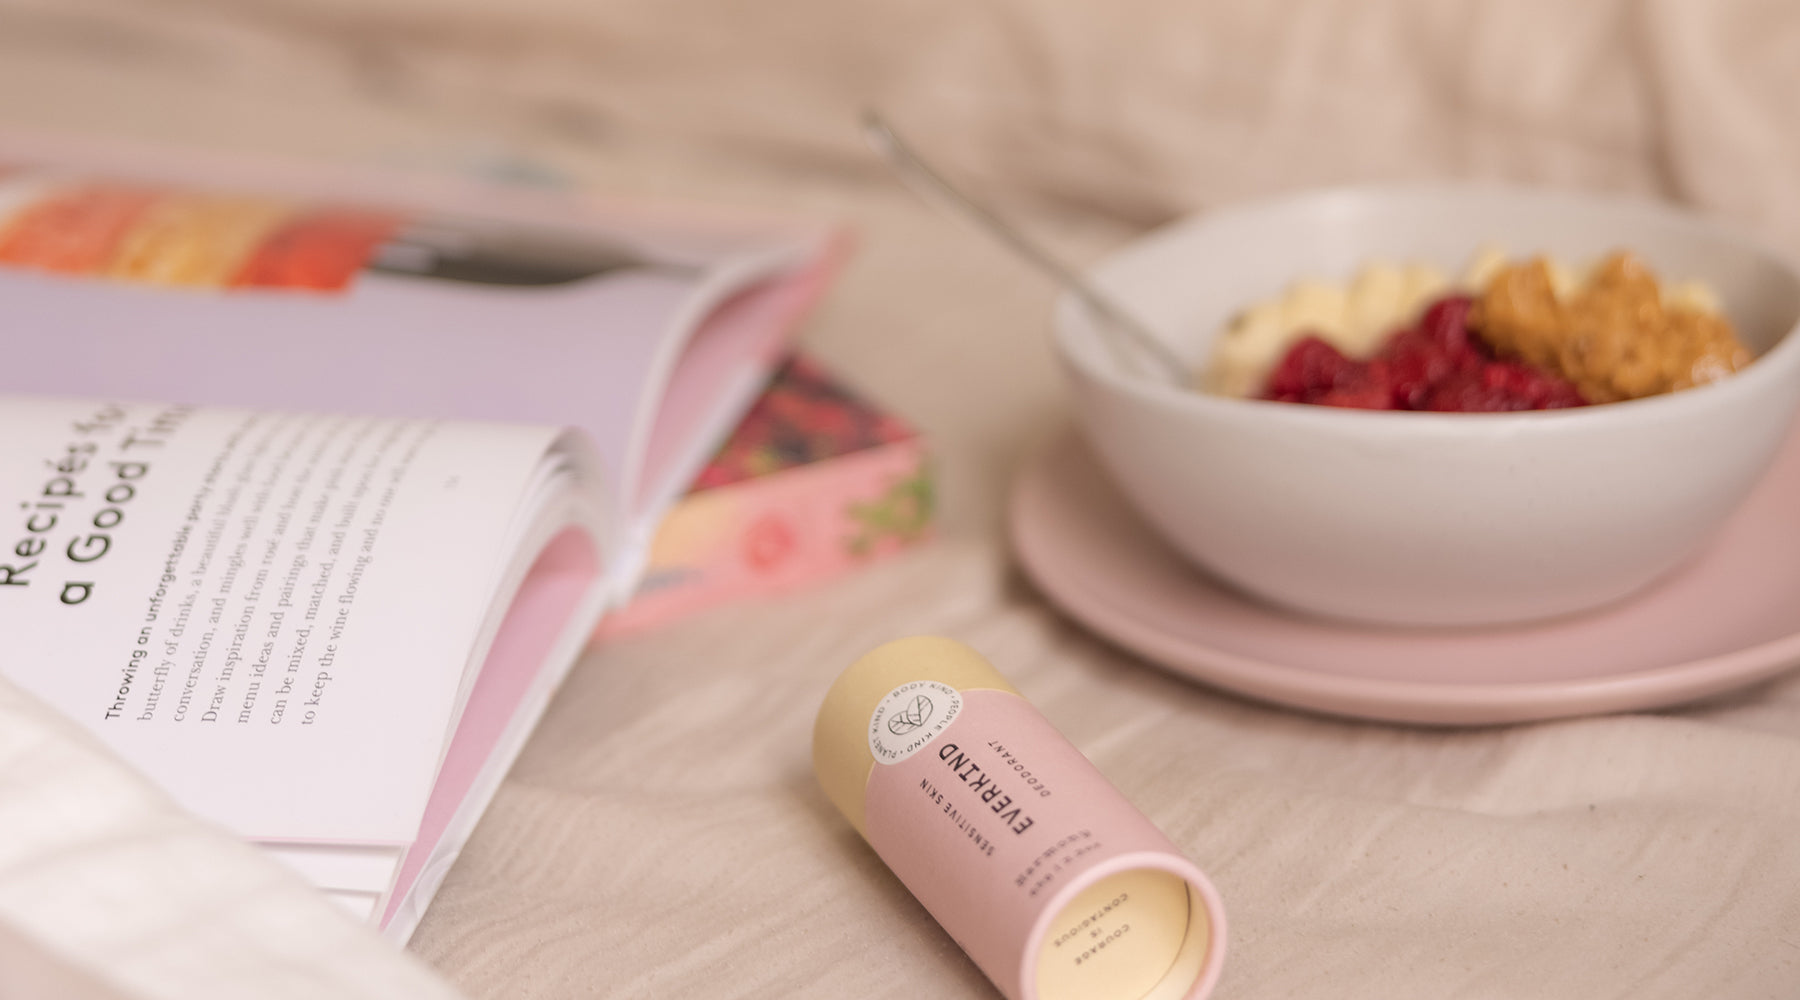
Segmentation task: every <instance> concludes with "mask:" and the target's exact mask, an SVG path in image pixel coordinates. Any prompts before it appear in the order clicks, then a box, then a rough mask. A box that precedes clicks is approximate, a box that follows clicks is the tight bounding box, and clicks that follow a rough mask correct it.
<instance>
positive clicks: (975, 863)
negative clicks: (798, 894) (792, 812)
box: [864, 681, 1198, 998]
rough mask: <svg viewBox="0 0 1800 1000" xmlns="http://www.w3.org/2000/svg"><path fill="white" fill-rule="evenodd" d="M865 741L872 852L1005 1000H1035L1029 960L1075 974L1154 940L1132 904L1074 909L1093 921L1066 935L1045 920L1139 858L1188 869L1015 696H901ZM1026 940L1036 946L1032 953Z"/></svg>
mask: <svg viewBox="0 0 1800 1000" xmlns="http://www.w3.org/2000/svg"><path fill="white" fill-rule="evenodd" d="M869 739H870V749H871V751H873V752H874V754H875V760H876V763H875V766H874V768H873V769H872V771H871V773H870V775H869V782H868V789H867V797H866V800H865V805H864V816H865V821H866V828H867V831H868V839H869V843H870V844H871V845H873V847H874V848H875V851H876V853H878V854H880V855H881V858H882V860H884V861H885V862H887V864H888V866H889V867H890V868H892V869H893V871H894V873H895V874H896V875H897V876H899V878H900V880H901V881H902V882H904V883H905V884H906V887H907V888H908V889H910V890H911V891H912V892H913V894H914V895H915V896H917V897H918V899H919V901H920V902H921V903H923V904H924V905H925V908H926V909H927V910H929V911H931V914H932V916H933V917H935V918H936V919H937V920H938V922H939V923H941V924H942V925H943V927H944V929H945V930H946V931H948V932H949V933H950V936H951V937H953V938H955V939H956V942H957V943H958V944H959V945H961V946H962V948H963V950H964V951H966V952H968V954H969V956H970V957H971V958H973V959H974V960H975V963H976V964H977V965H978V966H980V967H981V970H982V971H983V972H984V973H986V974H987V976H988V978H990V979H992V980H993V981H994V983H995V985H996V986H998V987H999V988H1000V990H1001V991H1002V992H1003V993H1005V994H1006V995H1007V996H1009V997H1014V998H1018V997H1024V996H1035V995H1037V993H1038V990H1037V988H1036V987H1035V985H1034V980H1035V978H1036V975H1037V973H1036V969H1037V968H1039V966H1037V965H1035V964H1034V961H1035V959H1034V955H1037V956H1041V957H1042V960H1044V961H1047V962H1050V963H1051V965H1052V966H1054V967H1055V968H1056V969H1058V970H1060V969H1062V968H1063V967H1064V966H1067V967H1068V968H1069V969H1071V970H1079V969H1080V968H1081V967H1082V966H1083V964H1084V963H1093V962H1094V959H1095V956H1097V955H1099V954H1102V953H1103V952H1104V951H1105V949H1107V948H1109V947H1110V948H1115V949H1121V950H1123V949H1129V948H1131V947H1133V946H1135V945H1138V944H1140V943H1142V942H1143V941H1145V940H1146V936H1147V935H1153V934H1155V933H1157V931H1156V929H1154V928H1151V927H1150V926H1149V925H1148V921H1147V920H1144V919H1138V918H1134V917H1133V916H1132V914H1133V912H1134V910H1133V908H1132V906H1131V905H1127V904H1129V903H1130V902H1131V900H1130V898H1129V896H1130V894H1129V892H1120V893H1108V892H1106V891H1105V890H1100V892H1101V894H1102V895H1107V896H1109V898H1107V899H1102V900H1098V901H1096V902H1092V903H1090V902H1089V901H1088V900H1087V899H1086V898H1085V897H1084V898H1083V900H1082V906H1083V908H1084V910H1087V909H1091V910H1092V913H1091V914H1086V913H1084V914H1083V915H1081V916H1080V919H1078V920H1076V921H1075V923H1074V925H1073V926H1074V927H1076V928H1078V929H1076V930H1069V931H1055V930H1054V928H1052V927H1051V926H1050V925H1051V920H1050V917H1051V914H1050V913H1048V912H1047V910H1049V909H1050V908H1053V907H1054V908H1055V909H1057V910H1060V909H1061V908H1063V907H1064V906H1065V905H1067V904H1069V902H1070V901H1071V900H1072V899H1073V898H1074V895H1075V893H1076V891H1078V890H1083V889H1086V888H1088V887H1090V886H1092V885H1093V884H1094V883H1096V882H1098V881H1099V880H1100V876H1103V875H1106V874H1110V873H1112V872H1116V871H1119V870H1121V869H1122V868H1125V867H1132V866H1134V865H1136V864H1138V863H1139V860H1138V859H1141V858H1143V857H1144V856H1146V855H1155V856H1160V857H1162V858H1167V859H1169V861H1168V863H1167V865H1168V866H1180V867H1184V868H1191V867H1192V866H1191V865H1190V864H1189V863H1188V862H1186V860H1185V859H1183V858H1181V857H1180V851H1179V850H1178V849H1177V848H1176V847H1175V845H1174V844H1173V843H1171V842H1170V841H1169V839H1168V838H1167V837H1165V836H1164V835H1163V834H1162V832H1161V831H1159V830H1158V829H1156V827H1155V826H1154V825H1153V824H1152V823H1151V822H1150V821H1149V820H1148V819H1147V818H1146V817H1145V816H1144V815H1143V814H1142V813H1140V812H1138V810H1137V809H1136V808H1134V807H1133V806H1132V805H1131V803H1130V802H1128V801H1127V800H1126V799H1125V797H1124V796H1123V795H1121V794H1120V793H1119V792H1118V790H1117V789H1115V788H1113V786H1112V784H1111V783H1110V782H1108V781H1107V780H1106V778H1105V777H1104V776H1103V775H1101V773H1100V772H1099V771H1098V770H1097V769H1096V768H1095V767H1094V766H1093V765H1092V764H1091V763H1089V762H1088V760H1087V758H1086V757H1084V756H1082V755H1081V752H1080V751H1078V750H1076V749H1075V747H1074V746H1072V745H1071V744H1070V743H1069V742H1068V741H1067V740H1066V739H1064V738H1063V736H1062V734H1061V733H1058V732H1057V731H1056V729H1055V728H1054V727H1053V726H1051V725H1050V723H1049V721H1048V720H1046V719H1045V718H1044V717H1043V716H1042V715H1041V714H1039V713H1038V711H1037V710H1036V709H1034V708H1032V707H1031V705H1029V704H1028V703H1027V702H1025V701H1024V699H1022V698H1020V697H1018V696H1017V695H1013V694H1009V693H1006V692H1003V691H997V690H992V689H970V690H963V691H958V690H956V689H955V688H951V687H950V686H948V685H945V684H942V683H939V682H935V681H915V682H912V683H910V684H905V685H901V686H900V687H899V688H896V689H895V690H894V691H893V692H891V693H890V694H889V695H888V696H887V697H885V698H883V699H882V701H881V702H880V703H879V704H878V705H877V707H876V709H875V712H874V713H873V715H872V717H871V719H870V727H869ZM878 744H879V745H878ZM1127 855H1130V856H1132V857H1131V858H1126V857H1125V856H1127ZM1144 863H1146V864H1150V865H1153V866H1156V867H1166V866H1165V865H1164V863H1163V862H1162V861H1161V860H1160V859H1152V860H1151V861H1149V862H1144ZM1170 870H1173V868H1172V867H1171V868H1170ZM1195 877H1196V878H1197V877H1198V873H1197V872H1196V873H1195ZM1119 896H1122V897H1125V898H1114V897H1119ZM1180 905H1182V906H1183V907H1185V905H1186V904H1185V902H1183V903H1182V904H1180ZM1135 912H1137V913H1138V914H1139V917H1142V916H1143V915H1144V914H1143V911H1142V910H1141V908H1140V909H1138V910H1137V911H1135ZM1181 912H1182V913H1185V912H1186V911H1185V909H1183V910H1182V911H1181ZM1183 919H1185V918H1183ZM1134 921H1135V922H1134ZM1058 926H1061V925H1060V924H1059V925H1058ZM1034 934H1035V935H1042V936H1043V937H1044V940H1042V941H1041V942H1039V943H1038V948H1037V951H1036V952H1035V953H1034V952H1033V949H1032V944H1033V941H1032V938H1033V936H1034ZM1044 967H1045V968H1049V967H1051V966H1044ZM1090 967H1091V965H1090ZM1073 974H1077V975H1079V974H1080V973H1079V972H1078V971H1077V972H1075V973H1073Z"/></svg>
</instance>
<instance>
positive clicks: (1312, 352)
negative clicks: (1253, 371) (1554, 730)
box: [1262, 295, 1587, 413]
mask: <svg viewBox="0 0 1800 1000" xmlns="http://www.w3.org/2000/svg"><path fill="white" fill-rule="evenodd" d="M1470 305H1471V302H1470V300H1469V298H1468V297H1467V296H1463V295H1450V296H1445V297H1444V298H1441V299H1439V300H1437V301H1436V302H1433V303H1432V304H1431V305H1430V307H1428V308H1427V309H1426V310H1425V312H1424V313H1423V314H1422V315H1421V316H1420V317H1419V322H1418V324H1417V325H1416V326H1413V327H1409V328H1405V329H1401V330H1397V331H1395V332H1394V333H1393V334H1392V335H1391V336H1389V337H1388V339H1387V341H1386V343H1384V344H1383V345H1382V348H1381V352H1380V353H1379V354H1377V355H1376V356H1375V357H1373V358H1371V359H1370V360H1368V361H1366V362H1365V361H1357V360H1355V359H1353V358H1348V357H1345V356H1344V355H1343V353H1342V352H1340V351H1339V350H1338V349H1337V348H1336V347H1333V346H1332V345H1331V344H1329V343H1327V342H1326V341H1325V340H1323V339H1321V338H1320V337H1318V336H1316V335H1312V334H1308V335H1306V336H1304V337H1302V338H1300V339H1299V340H1298V341H1296V342H1295V343H1294V345H1293V346H1292V347H1290V348H1289V349H1288V352H1287V354H1286V355H1284V356H1283V357H1282V359H1281V362H1280V363H1279V364H1278V365H1276V367H1275V371H1274V372H1273V373H1272V374H1271V375H1270V376H1269V383H1268V387H1267V389H1265V390H1264V392H1263V397H1262V398H1264V399H1273V400H1279V401H1282V402H1289V403H1314V404H1318V405H1323V406H1343V407H1352V408H1356V409H1364V410H1435V411H1438V412H1450V413H1495V412H1505V411H1510V410H1549V409H1560V408H1563V407H1569V406H1585V405H1586V404H1587V401H1586V400H1584V399H1582V398H1581V393H1580V392H1579V391H1578V390H1577V389H1576V388H1575V386H1574V384H1573V383H1571V382H1569V381H1568V380H1567V379H1564V378H1562V377H1560V376H1558V375H1554V374H1552V373H1550V372H1546V371H1542V370H1540V369H1537V368H1534V367H1532V366H1530V365H1527V364H1525V363H1523V362H1520V361H1512V360H1500V359H1496V358H1494V357H1493V355H1492V352H1491V351H1489V350H1488V348H1487V345H1486V344H1484V343H1483V342H1482V341H1481V340H1480V338H1479V337H1478V336H1473V335H1472V332H1471V330H1470V329H1469V309H1470Z"/></svg>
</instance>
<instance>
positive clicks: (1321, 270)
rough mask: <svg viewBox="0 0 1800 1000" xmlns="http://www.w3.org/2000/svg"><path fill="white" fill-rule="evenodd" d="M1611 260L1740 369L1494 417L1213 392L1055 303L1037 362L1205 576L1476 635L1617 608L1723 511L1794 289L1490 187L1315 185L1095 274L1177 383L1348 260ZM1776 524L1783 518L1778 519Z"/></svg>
mask: <svg viewBox="0 0 1800 1000" xmlns="http://www.w3.org/2000/svg"><path fill="white" fill-rule="evenodd" d="M1488 244H1493V245H1498V246H1499V247H1501V248H1503V249H1504V250H1506V252H1507V253H1508V254H1509V256H1521V255H1526V254H1534V253H1550V254H1553V255H1555V256H1557V257H1559V258H1562V259H1564V260H1570V261H1586V260H1590V259H1593V258H1595V257H1597V256H1599V255H1601V254H1603V253H1605V252H1607V251H1610V250H1613V249H1618V248H1626V249H1630V250H1633V251H1636V252H1637V253H1638V254H1639V255H1641V256H1642V257H1643V258H1644V259H1645V260H1646V261H1647V262H1648V263H1649V264H1650V265H1651V267H1652V268H1654V269H1655V270H1656V272H1657V274H1658V276H1659V277H1661V278H1663V279H1664V280H1686V279H1699V280H1701V281H1704V282H1706V283H1708V284H1709V285H1711V286H1712V287H1713V289H1714V290H1715V291H1717V292H1718V293H1719V295H1720V297H1721V299H1722V300H1723V302H1724V305H1725V310H1726V312H1727V314H1728V315H1729V316H1730V318H1731V320H1732V322H1733V323H1734V324H1735V325H1736V326H1737V329H1738V332H1739V335H1740V336H1741V337H1742V338H1743V339H1744V340H1745V342H1746V343H1747V344H1748V346H1749V347H1750V348H1751V349H1752V350H1753V351H1755V352H1756V353H1757V354H1758V355H1759V357H1758V359H1757V360H1756V361H1755V362H1754V363H1753V364H1751V365H1750V366H1749V367H1748V368H1746V369H1745V370H1743V371H1741V372H1739V373H1737V374H1735V375H1733V376H1731V377H1730V378H1727V379H1724V380H1722V381H1720V382H1718V383H1715V384H1712V385H1708V386H1703V387H1700V388H1696V389H1690V390H1686V391H1683V392H1677V393H1672V394H1669V395H1664V396H1656V397H1651V398H1647V399H1640V400H1633V401H1630V402H1624V403H1612V404H1607V405H1602V406H1592V407H1583V408H1579V409H1574V410H1558V411H1545V412H1530V413H1507V414H1428V413H1395V412H1368V411H1355V410H1345V409H1337V408H1331V407H1322V406H1304V405H1297V404H1291V403H1270V402H1263V401H1260V400H1243V399H1227V398H1221V397H1215V396H1208V395H1203V394H1201V393H1199V392H1195V391H1186V390H1182V389H1177V388H1174V387H1171V386H1165V385H1160V384H1157V383H1156V382H1154V381H1153V380H1151V379H1148V378H1145V377H1142V376H1140V375H1137V374H1135V373H1133V372H1132V371H1130V370H1129V368H1128V367H1126V366H1123V365H1122V364H1121V362H1120V360H1119V359H1118V358H1117V357H1116V356H1115V355H1114V353H1113V352H1112V351H1110V350H1109V349H1108V347H1107V345H1106V343H1105V342H1104V341H1103V339H1102V337H1101V336H1100V333H1099V331H1098V329H1097V328H1096V326H1095V324H1094V322H1093V320H1092V319H1091V317H1090V316H1089V315H1088V314H1087V312H1086V310H1084V309H1083V308H1082V307H1081V306H1080V305H1079V304H1078V303H1076V302H1075V301H1073V300H1072V299H1069V298H1067V297H1065V298H1064V300H1063V301H1061V302H1060V303H1058V308H1057V311H1056V316H1055V327H1056V344H1057V348H1058V352H1059V353H1060V355H1061V357H1062V359H1063V362H1064V368H1065V369H1066V371H1067V373H1068V375H1069V377H1070V379H1071V380H1072V382H1073V385H1074V392H1075V402H1076V410H1077V413H1078V414H1079V421H1080V424H1081V427H1082V429H1083V431H1084V433H1085V434H1086V436H1087V438H1088V440H1089V442H1090V444H1091V445H1092V446H1093V448H1094V450H1095V451H1096V452H1097V453H1098V455H1099V457H1100V459H1101V461H1102V463H1103V464H1104V465H1105V467H1106V468H1107V469H1108V470H1109V471H1110V472H1111V474H1112V475H1113V477H1114V478H1115V479H1116V480H1117V482H1118V484H1119V486H1120V487H1121V488H1122V489H1123V491H1124V492H1125V494H1126V495H1127V496H1128V497H1130V499H1131V501H1132V502H1133V504H1134V505H1135V506H1136V507H1137V508H1138V510H1139V511H1140V512H1141V513H1142V514H1143V516H1144V517H1145V518H1146V519H1147V520H1148V521H1149V523H1150V524H1151V525H1152V526H1153V527H1154V528H1155V529H1156V530H1157V531H1158V532H1159V533H1160V534H1161V535H1162V536H1163V537H1164V538H1165V539H1166V540H1167V541H1168V542H1169V543H1170V544H1171V545H1173V546H1174V547H1175V548H1176V549H1178V550H1180V551H1181V552H1183V553H1185V554H1186V555H1187V556H1188V557H1189V558H1190V559H1192V560H1193V561H1194V562H1196V563H1198V564H1200V565H1201V566H1204V567H1205V568H1207V569H1209V570H1211V571H1212V572H1213V573H1214V574H1216V575H1217V576H1219V577H1220V578H1223V579H1224V580H1227V581H1229V582H1231V583H1234V584H1236V585H1237V586H1239V587H1241V588H1242V589H1244V590H1246V591H1249V592H1251V593H1253V594H1257V595H1260V596H1262V597H1264V598H1266V599H1268V600H1271V601H1274V602H1276V603H1279V604H1283V605H1287V606H1289V607H1292V608H1295V609H1299V610H1302V611H1307V612H1311V613H1315V614H1319V615H1325V616H1329V617H1334V618H1343V619H1350V620H1354V621H1362V622H1373V623H1384V624H1399V625H1483V624H1494V623H1500V622H1514V621H1523V620H1528V619H1533V618H1543V617H1549V616H1554V615H1562V614H1568V613H1572V612H1577V611H1582V610H1585V609H1589V608H1594V607H1598V606H1600V605H1604V604H1607V603H1609V602H1612V601H1616V600H1619V599H1621V598H1623V597H1625V596H1627V595H1629V594H1631V593H1633V592H1634V591H1637V590H1639V589H1640V588H1643V587H1645V586H1646V585H1648V584H1650V583H1652V582H1653V581H1655V580H1656V579H1657V578H1658V577H1660V576H1662V575H1663V574H1665V573H1667V572H1669V571H1670V570H1671V569H1673V568H1675V567H1676V566H1677V565H1679V564H1680V563H1681V562H1682V561H1683V560H1684V559H1686V558H1688V557H1689V556H1690V555H1692V554H1693V553H1694V552H1695V551H1696V550H1697V549H1698V548H1699V547H1700V546H1701V545H1702V544H1703V543H1704V542H1705V541H1706V540H1707V538H1708V536H1709V535H1710V534H1711V533H1712V532H1713V531H1714V529H1716V528H1717V527H1718V526H1719V524H1720V522H1722V521H1723V520H1724V519H1725V517H1726V516H1727V515H1728V514H1729V513H1730V512H1731V511H1732V510H1733V509H1734V508H1736V507H1737V506H1738V504H1739V502H1740V501H1741V500H1742V499H1743V498H1744V496H1745V495H1746V493H1747V492H1748V491H1749V490H1750V488H1751V487H1752V486H1753V485H1754V484H1755V483H1756V481H1757V480H1758V478H1759V477H1760V476H1761V475H1762V474H1763V472H1764V470H1765V468H1766V467H1767V466H1768V464H1769V462H1770V460H1771V459H1772V458H1773V456H1774V453H1775V451H1776V449H1777V447H1778V446H1779V445H1780V444H1781V442H1782V441H1783V440H1784V438H1785V436H1786V435H1787V433H1788V426H1789V424H1790V422H1791V421H1792V418H1793V414H1794V409H1795V404H1796V402H1797V401H1800V337H1797V336H1791V335H1789V334H1790V331H1791V330H1792V329H1794V327H1795V325H1796V321H1797V320H1800V274H1797V273H1796V271H1795V269H1794V267H1793V266H1791V265H1790V264H1789V263H1788V262H1786V261H1785V260H1783V259H1782V258H1781V257H1780V256H1778V255H1777V254H1775V253H1773V252H1771V251H1769V250H1767V249H1765V248H1763V247H1761V246H1759V245H1758V244H1757V243H1755V242H1754V241H1752V240H1750V239H1748V238H1747V237H1745V236H1743V235H1741V234H1739V233H1736V232H1734V231H1732V230H1730V229H1728V228H1726V227H1723V226H1721V225H1719V224H1717V223H1714V222H1709V221H1706V220H1704V219H1702V218H1699V217H1697V216H1695V215H1693V214H1690V213H1686V212H1682V211H1679V210H1676V209H1673V208H1669V207H1665V206H1660V205H1656V204H1652V203H1648V202H1642V201H1636V200H1630V199H1622V198H1610V197H1596V196H1590V195H1580V194H1573V193H1558V192H1547V191H1532V190H1521V189H1509V188H1489V187H1463V186H1432V187H1409V188H1386V189H1359V190H1342V191H1328V192H1322V193H1316V194H1306V195H1301V196H1297V197H1290V198H1286V199H1282V200H1279V201H1272V202H1266V203H1261V204H1255V205H1247V206H1243V207H1235V208H1228V209H1221V210H1217V211H1212V212H1207V213H1205V214H1203V215H1200V216H1197V217H1195V218H1192V219H1189V220H1187V221H1184V222H1180V223H1177V224H1174V225H1171V226H1169V227H1167V228H1165V229H1162V230H1160V231H1158V232H1156V233H1153V234H1151V235H1150V236H1148V237H1146V238H1145V239H1143V240H1141V241H1139V242H1137V243H1134V244H1133V245H1132V246H1130V247H1128V248H1127V249H1125V250H1124V251H1122V252H1120V253H1118V254H1117V255H1115V256H1113V257H1112V258H1110V259H1109V260H1107V261H1105V262H1104V263H1102V264H1101V265H1100V266H1099V267H1098V268H1096V269H1095V271H1094V273H1093V277H1094V278H1095V280H1097V281H1098V282H1099V283H1100V284H1101V285H1102V286H1103V287H1106V288H1108V289H1110V290H1111V291H1112V292H1114V293H1115V294H1116V295H1117V296H1119V297H1120V298H1121V299H1123V300H1124V301H1126V302H1128V303H1129V304H1130V305H1131V306H1132V307H1134V309H1135V311H1137V312H1138V313H1140V314H1141V315H1142V316H1143V317H1144V318H1145V319H1146V320H1147V321H1148V322H1149V323H1151V324H1152V325H1153V327H1154V328H1155V329H1156V330H1158V331H1160V332H1161V333H1162V335H1163V336H1164V337H1165V339H1167V341H1168V342H1169V343H1170V344H1171V345H1173V346H1174V347H1175V349H1176V350H1177V352H1178V353H1180V354H1181V355H1182V356H1184V357H1185V358H1187V359H1189V360H1190V361H1192V362H1194V363H1195V364H1196V365H1197V364H1198V363H1199V362H1200V360H1201V359H1203V358H1205V357H1206V356H1207V354H1208V352H1209V349H1210V342H1211V340H1212V338H1213V336H1214V335H1215V333H1216V332H1217V331H1218V330H1219V329H1220V328H1221V327H1223V326H1224V324H1225V322H1226V321H1227V319H1228V318H1229V317H1230V316H1231V315H1232V314H1233V313H1235V312H1236V311H1237V310H1239V309H1241V308H1242V307H1243V306H1244V305H1245V304H1246V303H1249V302H1252V301H1255V300H1258V299H1262V298H1267V297H1270V296H1273V295H1276V294H1279V293H1280V292H1281V291H1282V290H1283V289H1284V288H1285V287H1286V286H1287V285H1288V284H1289V283H1290V282H1292V281H1294V280H1296V279H1298V278H1301V277H1304V276H1319V277H1326V278H1332V279H1338V280H1342V279H1346V278H1348V277H1349V276H1350V275H1351V274H1352V273H1354V272H1355V271H1356V270H1357V268H1358V267H1360V266H1361V265H1362V264H1364V263H1365V262H1367V261H1368V260H1370V259H1371V258H1385V259H1389V260H1403V261H1424V262H1428V263H1432V264H1435V265H1437V266H1438V267H1439V268H1441V269H1442V270H1444V271H1445V272H1446V273H1451V274H1455V273H1460V271H1461V270H1462V268H1463V267H1464V266H1465V265H1466V263H1467V262H1468V260H1469V259H1470V257H1471V255H1472V254H1473V252H1474V251H1475V250H1476V249H1477V248H1478V247H1480V246H1483V245H1488ZM1796 516H1800V513H1797V514H1796Z"/></svg>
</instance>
